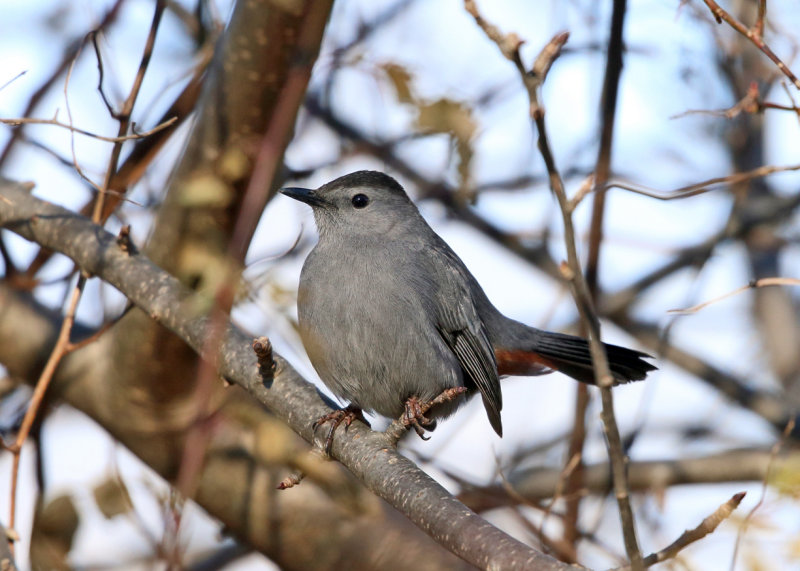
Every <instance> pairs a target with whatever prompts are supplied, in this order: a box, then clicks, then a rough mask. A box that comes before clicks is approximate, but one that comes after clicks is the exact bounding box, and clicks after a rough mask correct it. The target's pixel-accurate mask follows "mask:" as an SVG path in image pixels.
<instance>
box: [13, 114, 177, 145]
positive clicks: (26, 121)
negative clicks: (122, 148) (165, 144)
mask: <svg viewBox="0 0 800 571" xmlns="http://www.w3.org/2000/svg"><path fill="white" fill-rule="evenodd" d="M175 121H177V118H175V117H171V118H170V119H167V120H166V121H164V122H163V123H161V124H159V125H156V126H155V127H153V128H152V129H149V130H147V131H144V132H141V133H130V134H128V135H121V136H118V137H106V136H105V135H99V134H97V133H92V132H91V131H87V130H85V129H81V128H80V127H75V126H73V125H69V124H67V123H62V122H61V121H59V120H58V119H56V118H55V117H53V118H52V119H36V118H34V117H15V118H12V119H3V118H0V123H3V124H5V125H11V126H18V125H53V126H55V127H61V128H62V129H68V130H70V131H72V132H73V133H77V134H79V135H85V136H87V137H91V138H93V139H97V140H98V141H105V142H107V143H124V142H125V141H133V140H135V139H144V138H146V137H149V136H150V135H153V134H154V133H158V132H159V131H163V130H164V129H166V128H167V127H170V126H171V125H172V124H173V123H174V122H175Z"/></svg>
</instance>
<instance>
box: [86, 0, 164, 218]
mask: <svg viewBox="0 0 800 571" xmlns="http://www.w3.org/2000/svg"><path fill="white" fill-rule="evenodd" d="M165 7H166V2H165V1H164V0H158V1H157V2H156V5H155V8H154V10H153V19H152V21H151V23H150V31H149V32H148V34H147V39H146V40H145V44H144V48H143V50H142V57H141V59H140V60H139V68H138V70H137V71H136V76H135V77H134V79H133V85H131V90H130V92H129V93H128V97H127V98H126V99H125V102H124V103H123V104H122V108H121V109H120V111H119V112H118V113H114V111H113V109H112V108H111V106H110V105H109V103H108V101H107V100H106V96H105V93H103V85H102V81H103V67H102V63H101V62H102V60H101V59H100V51H99V50H97V41H96V38H97V35H96V34H92V44H93V45H94V46H95V50H96V52H97V62H98V66H99V69H100V80H99V81H100V83H99V84H98V89H99V91H100V94H101V95H102V97H103V101H104V102H105V103H106V106H107V107H108V109H109V112H110V113H111V116H112V117H114V118H115V119H117V120H118V121H119V127H118V128H117V138H120V137H124V136H127V135H128V129H129V127H130V126H131V115H132V113H133V106H134V105H135V104H136V99H137V98H138V97H139V90H140V89H141V87H142V82H143V81H144V75H145V73H146V72H147V67H148V65H149V64H150V58H151V56H152V55H153V47H154V46H155V43H156V35H157V34H158V27H159V25H160V24H161V16H162V15H163V14H164V9H165ZM175 120H176V119H175V118H172V119H170V121H169V122H168V123H169V124H168V123H162V125H160V126H159V130H160V129H165V128H166V127H168V126H169V125H170V124H172V123H173V122H175ZM151 131H152V129H151ZM123 142H124V139H123V140H119V141H116V142H115V143H114V146H113V147H112V149H111V156H110V157H109V159H108V166H107V167H106V174H105V177H104V178H103V184H102V186H101V188H100V192H99V193H98V195H97V197H96V198H95V202H94V211H93V212H92V220H94V221H95V222H97V223H100V222H101V221H102V216H103V204H104V202H105V199H106V193H107V192H108V190H109V189H110V186H111V181H112V180H113V178H114V176H115V175H116V172H117V167H118V164H119V157H120V154H121V153H122V143H123Z"/></svg>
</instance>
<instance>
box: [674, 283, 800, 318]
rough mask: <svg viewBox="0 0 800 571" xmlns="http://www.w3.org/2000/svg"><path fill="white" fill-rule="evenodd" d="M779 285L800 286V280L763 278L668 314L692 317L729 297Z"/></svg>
mask: <svg viewBox="0 0 800 571" xmlns="http://www.w3.org/2000/svg"><path fill="white" fill-rule="evenodd" d="M779 285H790V286H791V285H794V286H796V285H800V279H797V278H761V279H758V280H753V281H751V282H750V283H749V284H747V285H743V286H742V287H738V288H736V289H735V290H733V291H729V292H728V293H725V294H722V295H720V296H718V297H715V298H714V299H711V300H708V301H706V302H703V303H699V304H697V305H693V306H692V307H687V308H686V309H670V310H669V311H668V313H675V314H678V315H690V314H692V313H697V312H698V311H700V310H701V309H704V308H706V307H708V306H709V305H711V304H714V303H717V302H718V301H722V300H723V299H728V298H729V297H733V296H734V295H738V294H740V293H742V292H743V291H747V290H749V289H755V288H759V287H767V286H779Z"/></svg>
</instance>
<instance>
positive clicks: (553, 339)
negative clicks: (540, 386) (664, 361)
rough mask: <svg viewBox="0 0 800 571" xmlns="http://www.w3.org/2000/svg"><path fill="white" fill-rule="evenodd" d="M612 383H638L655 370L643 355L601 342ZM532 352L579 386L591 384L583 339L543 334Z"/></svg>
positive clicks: (591, 376)
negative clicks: (550, 363)
mask: <svg viewBox="0 0 800 571" xmlns="http://www.w3.org/2000/svg"><path fill="white" fill-rule="evenodd" d="M603 347H604V348H605V350H606V356H607V357H608V365H609V368H610V369H611V375H612V376H613V377H614V384H615V385H619V384H623V383H629V382H631V381H641V380H642V379H644V378H645V377H646V376H647V373H649V372H650V371H653V370H655V369H656V367H655V366H654V365H651V364H650V363H648V362H647V361H645V360H644V359H646V358H652V357H650V355H648V354H647V353H642V352H641V351H635V350H633V349H627V348H625V347H620V346H618V345H609V344H608V343H603ZM535 350H536V352H537V353H539V354H540V355H541V356H542V357H544V358H545V359H547V360H549V361H552V362H553V365H555V366H554V367H553V368H555V369H556V370H558V371H560V372H562V373H564V374H565V375H569V376H570V377H572V378H573V379H576V380H578V381H581V382H583V383H589V384H595V376H594V368H593V366H592V357H591V353H590V352H589V343H588V341H586V339H582V338H580V337H575V336H573V335H565V334H563V333H552V332H549V331H543V332H542V336H541V337H540V338H539V339H538V340H537V343H536V349H535Z"/></svg>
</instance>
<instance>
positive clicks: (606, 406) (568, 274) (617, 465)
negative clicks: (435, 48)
mask: <svg viewBox="0 0 800 571" xmlns="http://www.w3.org/2000/svg"><path fill="white" fill-rule="evenodd" d="M620 4H621V7H622V9H623V11H624V2H621V3H620ZM465 7H466V9H467V11H469V12H470V14H472V15H473V17H474V18H475V21H476V23H477V24H478V25H479V26H480V27H481V28H482V29H483V30H484V31H485V32H486V34H487V35H488V36H489V37H490V38H491V39H492V40H493V41H494V42H495V43H496V44H497V46H498V48H500V51H501V52H502V53H503V55H504V56H506V57H507V58H509V59H510V60H511V61H513V62H514V64H515V65H516V67H517V69H518V70H519V71H520V74H521V78H522V81H523V83H524V85H525V88H526V89H527V91H528V98H529V101H530V114H531V118H532V120H533V122H534V124H535V125H536V129H537V131H538V133H539V152H540V154H541V156H542V159H544V163H545V166H546V168H547V174H548V178H549V181H550V188H551V190H552V191H553V193H554V194H555V196H556V199H557V200H558V204H559V207H560V209H561V214H562V219H563V223H564V241H565V245H566V248H567V258H568V261H567V262H566V263H562V265H561V270H562V274H563V275H564V277H565V278H566V279H567V281H568V282H569V284H570V286H571V290H572V295H573V298H574V299H575V304H576V306H577V308H578V312H579V314H580V317H581V323H582V324H583V325H584V326H585V327H586V330H587V331H588V332H589V348H590V351H591V355H592V363H593V365H594V370H595V379H596V382H597V385H598V386H599V387H600V388H601V397H602V402H603V414H602V418H603V429H604V431H605V434H606V438H607V441H608V448H609V457H610V459H611V465H612V473H613V475H614V493H615V495H616V498H617V504H618V507H619V512H620V519H621V522H622V531H623V537H624V540H625V550H626V552H627V553H628V558H629V559H630V561H631V565H632V566H633V568H634V569H636V570H638V569H642V568H643V567H642V554H641V551H640V550H639V544H638V540H637V539H636V526H635V522H634V518H633V510H632V509H631V505H630V498H629V495H628V489H627V478H626V473H625V462H626V460H625V454H624V451H623V448H622V440H621V438H620V435H619V428H618V427H617V421H616V418H615V416H614V408H613V407H614V405H613V398H612V396H611V391H610V388H611V384H612V377H611V370H610V369H609V365H608V357H607V356H606V353H605V351H604V350H603V347H602V343H601V341H600V324H599V321H598V319H597V314H596V313H595V311H594V307H593V303H592V297H591V294H590V292H589V288H588V286H587V284H586V280H585V278H584V277H583V274H582V272H581V266H580V261H579V260H578V252H577V248H576V245H575V229H574V226H573V223H572V211H571V210H570V202H569V199H568V198H567V193H566V191H565V189H564V183H563V180H562V178H561V175H560V173H559V171H558V168H557V167H556V163H555V158H554V156H553V153H552V151H551V149H550V142H549V138H548V135H547V129H546V124H545V120H544V117H545V111H544V107H543V105H542V104H541V102H540V100H539V94H538V90H539V88H540V87H541V85H542V84H543V83H544V81H545V79H546V73H547V71H548V70H549V69H550V66H551V65H552V64H553V62H554V61H555V59H556V58H557V57H558V56H559V54H560V53H561V48H562V47H563V46H564V44H565V43H566V41H567V39H568V37H569V34H568V33H566V32H561V33H559V34H556V35H555V36H554V37H553V38H552V39H551V40H550V42H548V44H547V45H546V46H545V47H544V49H543V50H542V51H541V52H540V54H539V56H538V57H537V58H536V61H535V63H534V67H533V69H532V71H531V73H527V72H526V71H525V68H524V66H523V65H522V63H521V58H520V56H519V45H520V42H519V40H518V38H516V36H513V35H512V36H502V35H501V34H499V32H497V30H496V28H494V26H492V25H491V24H489V23H487V22H486V21H485V20H484V19H483V18H482V17H481V16H480V14H478V12H477V8H476V7H475V6H474V3H472V2H471V1H470V0H465ZM619 17H621V16H619ZM620 25H621V24H620ZM512 45H516V48H515V49H514V51H513V52H510V51H509V50H510V46H512Z"/></svg>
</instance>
